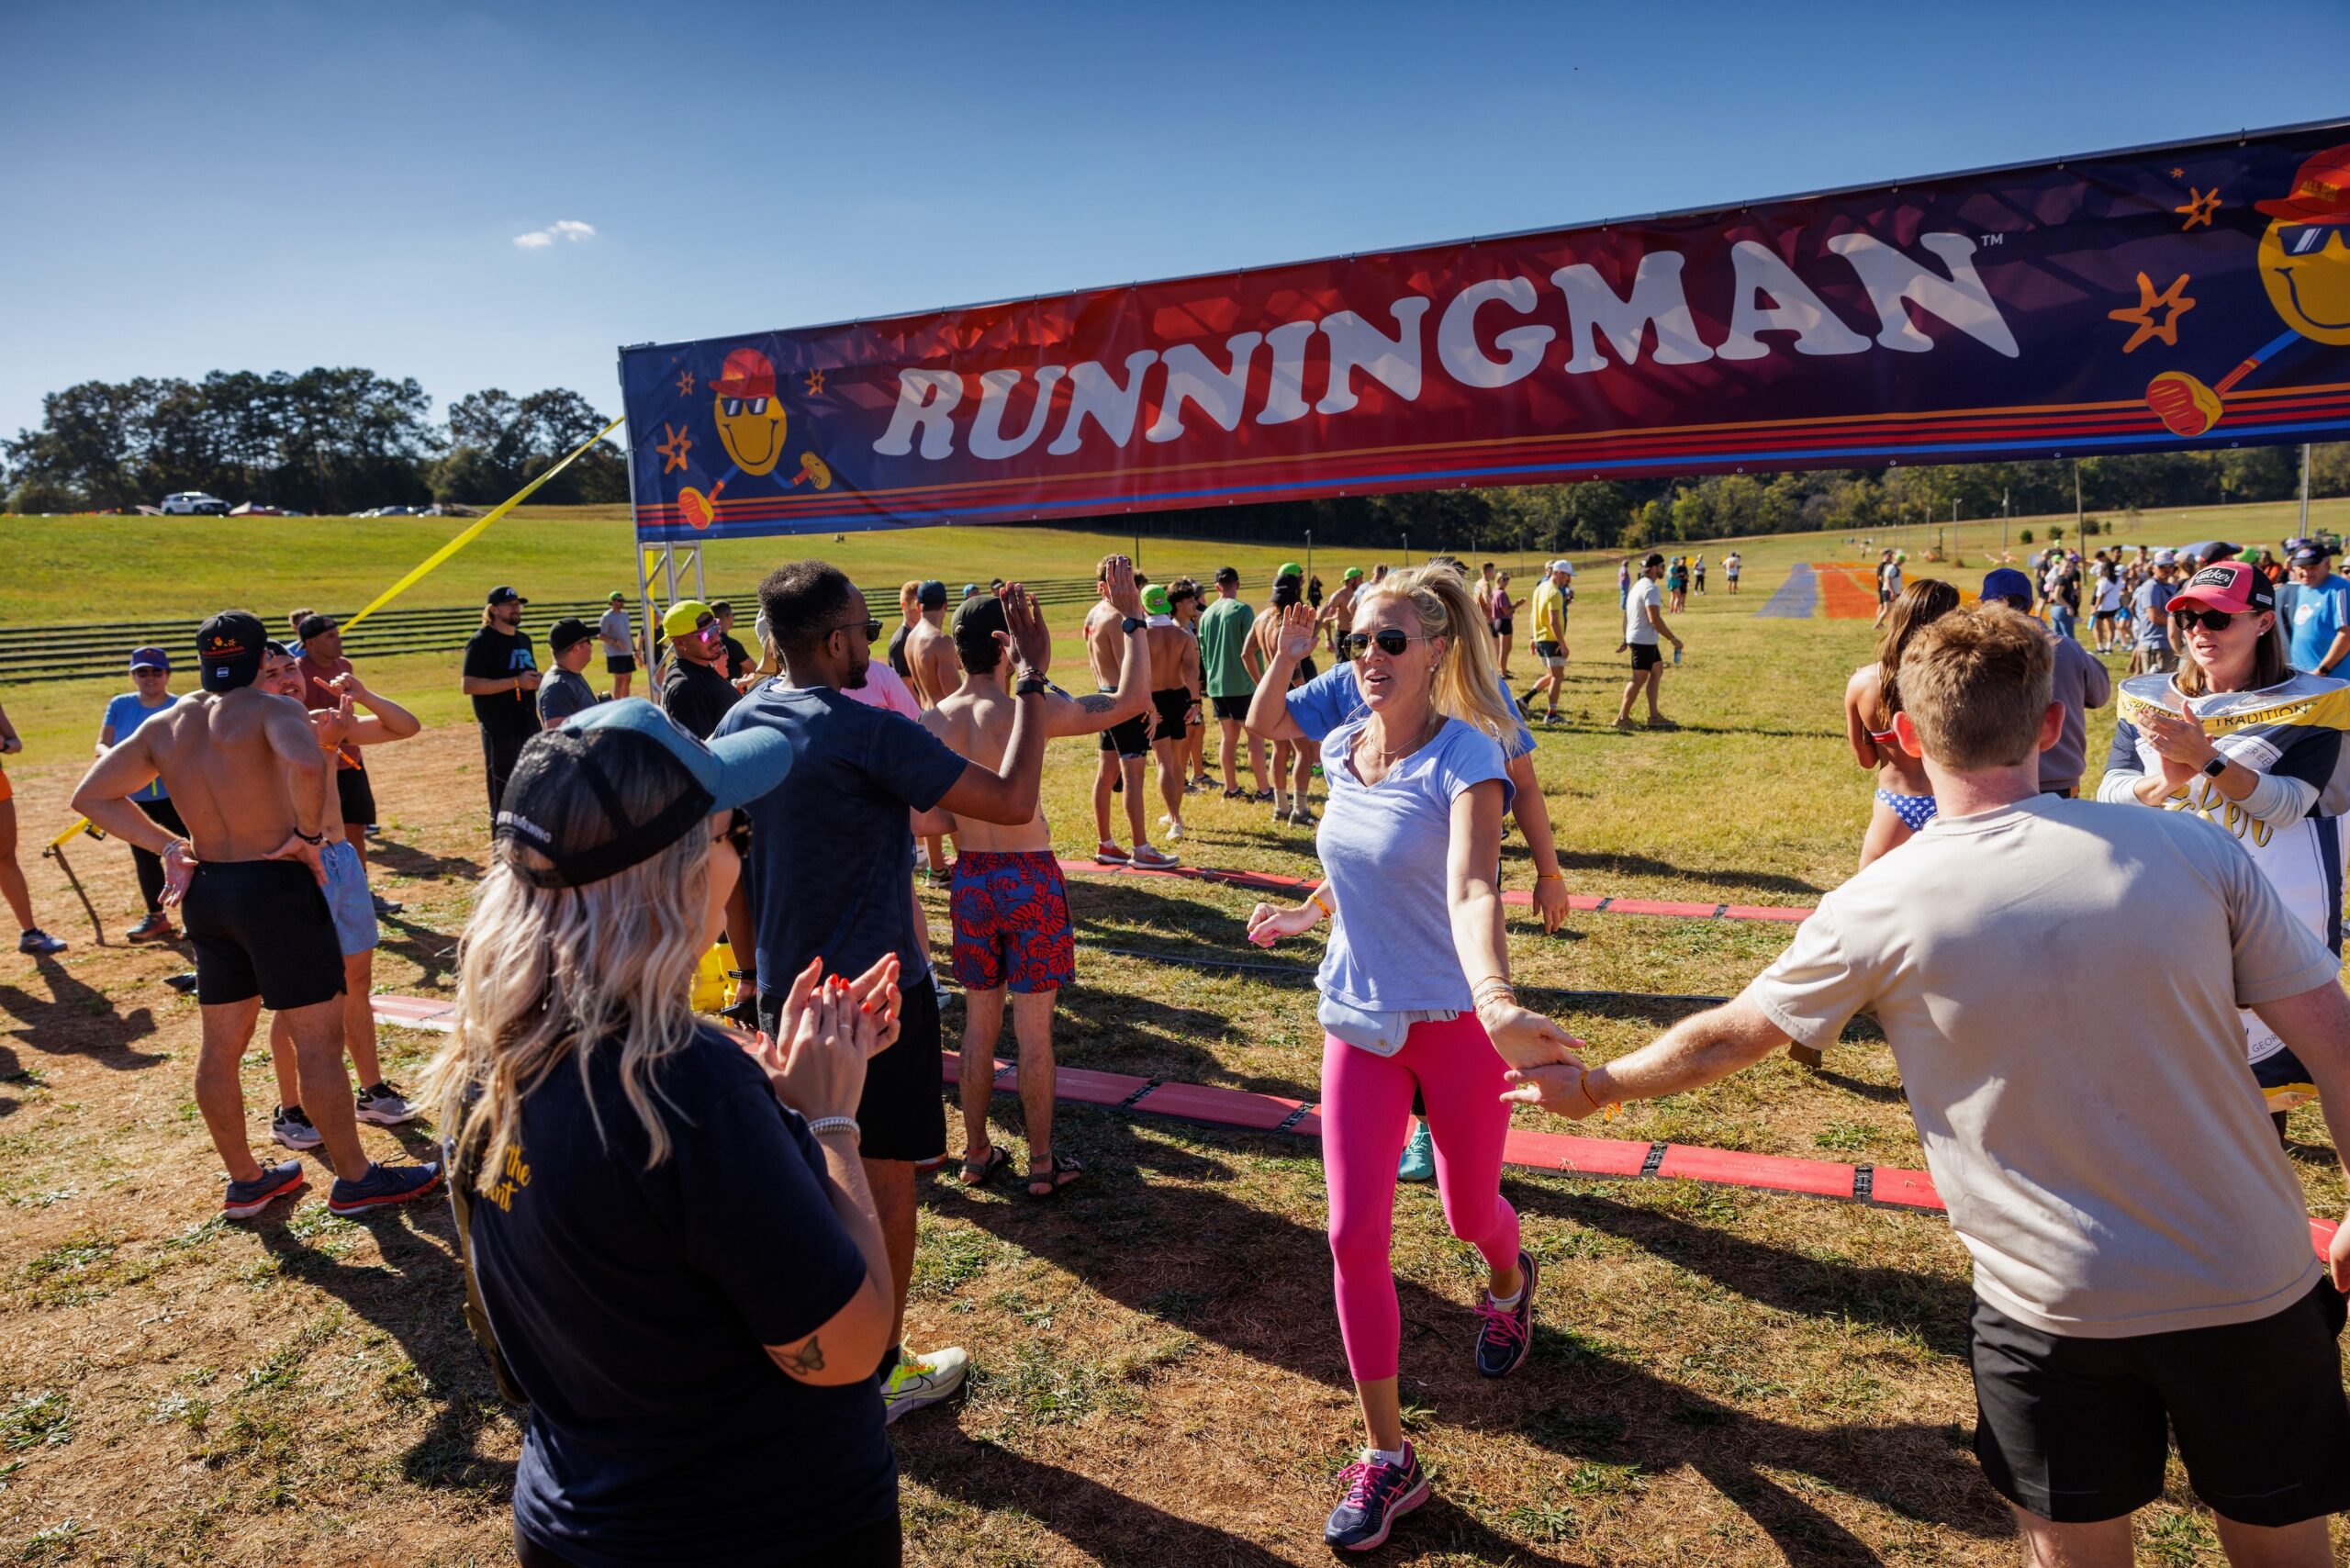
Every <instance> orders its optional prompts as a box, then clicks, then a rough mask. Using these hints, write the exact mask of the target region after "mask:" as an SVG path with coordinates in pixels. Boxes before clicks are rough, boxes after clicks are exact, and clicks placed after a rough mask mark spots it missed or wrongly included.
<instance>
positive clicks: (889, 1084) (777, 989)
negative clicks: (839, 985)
mask: <svg viewBox="0 0 2350 1568" xmlns="http://www.w3.org/2000/svg"><path fill="white" fill-rule="evenodd" d="M1003 603H1004V618H1005V622H1006V623H1007V624H1008V625H1009V626H1010V628H1011V640H1012V644H1013V659H1014V668H1013V680H1012V689H1013V693H1014V695H1015V697H1017V698H1018V699H1019V700H1020V702H1019V712H1018V714H1017V716H1016V717H1015V718H1014V720H1013V729H1012V742H1011V745H1009V746H1008V747H1007V748H1006V749H1005V752H1004V757H1003V765H1002V767H1001V768H999V769H990V768H987V767H981V766H979V764H977V763H974V762H967V761H965V760H964V759H963V758H962V757H960V756H957V755H956V754H955V753H954V752H953V751H951V750H949V749H948V748H947V747H946V745H944V744H943V743H942V742H940V741H939V740H938V739H937V738H936V737H935V736H934V735H932V734H930V732H929V731H927V730H925V729H923V727H922V726H921V725H920V724H917V723H915V722H913V721H912V720H911V719H906V718H903V717H901V716H900V715H898V714H895V713H890V712H887V711H882V710H880V709H877V708H868V707H867V706H865V705H864V704H863V703H860V702H857V701H855V700H851V699H850V698H847V697H845V696H843V695H842V693H843V692H845V691H853V690H855V689H857V688H858V687H861V686H863V685H864V684H865V671H866V666H867V665H868V664H869V663H870V662H871V661H872V645H873V644H874V643H875V642H877V641H878V640H879V638H880V635H881V623H880V622H878V621H876V620H873V619H872V618H871V612H870V611H869V610H867V608H866V604H865V595H864V594H862V593H860V592H859V591H857V588H856V586H855V585H854V584H852V583H851V582H850V581H849V580H848V578H847V577H845V576H844V575H843V574H842V573H841V572H840V571H839V570H837V569H836V568H834V567H833V566H828V565H826V564H825V563H824V562H822V561H795V562H793V563H791V564H790V565H789V566H781V567H778V569H777V570H776V571H774V572H773V573H770V574H769V575H768V577H767V580H766V581H765V582H763V583H761V584H760V585H759V604H760V608H761V609H762V610H765V611H766V612H767V625H768V628H769V629H770V631H771V632H772V633H773V634H774V636H775V640H776V644H777V646H778V648H779V649H780V650H781V652H782V655H783V673H782V675H780V676H778V678H776V679H774V680H772V681H769V682H767V684H766V685H764V686H761V687H759V688H757V689H755V690H753V691H752V692H751V693H750V694H749V695H748V696H746V697H744V699H743V700H742V701H741V702H739V703H737V704H736V705H735V706H734V708H733V710H732V711H729V712H728V713H727V715H726V717H725V718H724V719H723V720H722V721H721V722H720V724H719V726H718V732H717V733H718V734H720V735H731V734H738V733H740V732H742V731H744V730H746V729H750V728H753V727H762V728H767V729H772V730H776V731H779V732H780V733H781V734H783V735H784V736H785V737H786V738H787V739H788V740H789V742H790V744H791V748H792V753H793V757H794V761H793V765H792V768H791V772H790V773H789V775H788V776H787V777H786V778H785V779H784V781H783V783H782V784H780V785H779V786H778V787H777V788H776V789H775V790H772V791H771V792H769V793H768V794H767V795H764V796H762V797H760V798H759V799H758V800H756V801H752V802H751V804H750V806H749V808H748V810H749V813H750V817H751V825H752V835H751V859H752V869H753V873H754V874H753V877H752V879H751V881H752V885H753V887H754V888H755V889H757V890H759V892H760V896H759V897H758V898H757V900H756V902H757V908H756V910H755V912H754V913H755V922H756V924H757V928H758V943H757V948H758V999H759V1000H758V1007H759V1022H760V1025H761V1026H762V1027H763V1028H765V1029H766V1030H767V1033H768V1034H770V1035H773V1034H774V1033H775V1032H776V1028H777V1023H778V1018H779V1016H780V1014H781V1007H782V1001H783V994H784V992H785V991H786V989H787V988H788V987H789V985H790V983H791V980H792V977H793V976H795V975H797V974H798V973H799V972H800V970H801V969H805V968H807V966H808V961H809V960H810V959H811V958H818V957H822V959H823V960H824V968H825V969H826V971H827V972H829V973H834V974H861V973H863V972H864V971H865V970H866V969H867V968H869V967H871V965H872V964H873V963H874V962H875V961H876V960H878V959H879V958H883V957H885V956H887V955H889V954H891V953H894V954H896V955H897V956H898V960H899V963H900V965H901V971H902V972H903V974H904V975H905V976H906V980H905V981H904V988H903V989H904V995H905V1010H904V1013H903V1015H902V1019H901V1026H900V1032H899V1036H898V1041H897V1043H896V1044H895V1045H893V1046H891V1047H890V1048H889V1049H888V1050H886V1051H883V1052H882V1053H881V1054H880V1055H879V1056H877V1057H875V1058H873V1060H872V1062H871V1063H870V1065H869V1066H868V1067H867V1070H866V1078H865V1097H864V1100H863V1102H862V1103H860V1105H859V1106H858V1108H857V1114H856V1120H857V1124H858V1126H860V1127H861V1128H862V1129H863V1131H862V1137H861V1153H862V1154H863V1157H864V1163H865V1170H866V1177H867V1182H869V1183H870V1184H871V1186H872V1189H873V1200H874V1206H875V1210H876V1212H877V1213H878V1215H879V1216H880V1220H881V1231H882V1236H883V1238H884V1239H885V1240H886V1241H887V1242H888V1244H889V1250H890V1272H891V1274H892V1276H893V1280H892V1283H893V1285H894V1287H895V1292H896V1295H895V1302H894V1312H895V1316H894V1318H893V1320H892V1321H893V1337H892V1342H893V1343H895V1342H897V1340H898V1339H899V1338H901V1337H902V1335H903V1332H904V1326H905V1312H906V1286H907V1284H908V1282H910V1281H911V1280H912V1276H913V1261H914V1169H915V1166H916V1164H917V1162H919V1161H922V1160H925V1159H936V1158H939V1157H941V1156H943V1155H944V1154H945V1153H946V1100H945V1098H944V1095H943V1092H944V1089H945V1084H946V1080H945V1074H944V1071H943V1070H942V1058H941V1056H940V1047H939V1032H938V996H937V992H936V991H934V990H933V989H932V987H931V986H930V985H929V984H928V983H927V980H926V978H925V971H926V970H927V969H928V967H929V959H928V955H926V954H925V953H923V951H922V950H921V949H920V948H919V947H917V946H915V943H914V930H915V926H914V912H913V883H912V880H911V879H909V878H908V877H907V875H906V868H907V867H908V866H909V865H911V864H912V860H913V834H914V832H915V831H916V829H917V828H919V830H920V831H921V832H923V833H924V834H934V833H946V832H949V831H951V830H952V829H953V826H954V822H953V819H954V818H955V817H957V816H968V817H971V818H973V819H975V820H977V821H979V822H987V823H1002V824H1005V825H1007V826H1010V825H1015V824H1017V823H1024V822H1026V821H1027V820H1028V819H1029V818H1030V817H1032V816H1034V815H1035V811H1036V786H1037V779H1038V778H1039V776H1040V775H1041V774H1042V773H1043V771H1044V764H1045V738H1046V734H1045V725H1044V723H1043V722H1042V718H1041V715H1040V713H1039V711H1038V709H1039V705H1040V704H1041V702H1042V701H1043V699H1044V693H1045V679H1044V677H1043V675H1042V674H1041V673H1039V672H1041V671H1042V670H1043V669H1044V667H1045V666H1046V663H1047V662H1049V658H1050V655H1051V652H1052V634H1051V633H1049V632H1047V631H1046V629H1045V624H1044V622H1043V620H1042V619H1041V618H1040V617H1039V616H1038V614H1037V612H1036V605H1035V599H1034V598H1032V597H1031V596H1029V595H1028V594H1027V593H1026V592H1025V591H1024V590H1023V589H1022V588H1020V586H1019V585H1018V584H1016V583H1015V584H1013V585H1012V586H1011V587H1010V588H1007V589H1005V591H1004V598H1003ZM1032 699H1033V700H1032ZM908 812H915V813H919V814H922V815H923V816H924V817H925V820H924V821H923V822H921V823H912V822H911V821H910V819H909V817H908V814H907V813H908ZM968 1364H969V1361H968V1357H966V1356H965V1355H964V1353H963V1352H962V1351H961V1350H934V1351H932V1352H930V1353H929V1354H927V1355H923V1356H913V1355H909V1354H907V1353H905V1352H904V1351H903V1350H899V1351H896V1352H893V1354H892V1356H891V1357H889V1358H885V1359H884V1360H883V1362H882V1370H881V1371H882V1385H881V1394H882V1400H883V1403H884V1405H885V1406H886V1407H887V1408H888V1411H889V1418H890V1419H891V1420H895V1419H897V1418H898V1417H900V1416H902V1415H904V1414H905V1413H906V1412H907V1411H909V1410H914V1409H919V1408H920V1407H922V1406H924V1405H931V1404H935V1403H936V1402H937V1401H939V1400H941V1399H944V1398H946V1397H947V1396H948V1395H949V1394H953V1393H954V1392H955V1390H956V1389H957V1387H959V1386H960V1385H961V1383H962V1381H963V1375H964V1372H966V1370H967V1369H968Z"/></svg>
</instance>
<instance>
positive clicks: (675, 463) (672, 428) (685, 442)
mask: <svg viewBox="0 0 2350 1568" xmlns="http://www.w3.org/2000/svg"><path fill="white" fill-rule="evenodd" d="M688 374H690V373H688ZM661 431H662V433H663V434H664V435H666V436H667V437H668V439H667V440H666V441H660V442H655V443H654V445H653V450H654V451H655V452H657V453H659V454H661V472H663V473H664V474H671V473H675V472H676V471H677V470H678V469H680V468H683V467H684V466H685V465H686V454H687V453H688V452H691V451H692V450H693V449H694V438H693V437H691V436H689V435H688V434H687V433H686V432H685V431H684V430H683V429H681V428H679V427H678V426H676V425H672V424H670V423H668V422H667V421H666V420H665V421H663V423H662V426H661Z"/></svg>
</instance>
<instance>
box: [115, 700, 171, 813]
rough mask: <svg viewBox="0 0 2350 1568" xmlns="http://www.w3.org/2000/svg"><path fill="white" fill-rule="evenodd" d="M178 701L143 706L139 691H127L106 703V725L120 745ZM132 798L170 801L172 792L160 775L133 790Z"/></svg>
mask: <svg viewBox="0 0 2350 1568" xmlns="http://www.w3.org/2000/svg"><path fill="white" fill-rule="evenodd" d="M178 702H179V699H178V698H176V697H174V698H173V699H172V700H171V701H169V702H163V703H159V704H157V705H156V706H155V707H152V708H142V707H140V705H139V693H137V692H136V691H126V692H124V693H123V694H122V695H121V696H119V697H117V698H114V699H112V700H109V701H108V702H107V703H106V723H105V725H104V727H105V728H106V729H109V730H112V731H113V732H114V744H115V745H121V744H122V743H123V742H125V741H127V740H129V738H130V732H131V731H133V730H135V729H137V728H138V727H139V726H140V725H141V724H143V723H145V722H147V721H148V720H150V719H151V718H153V717H154V716H155V715H156V714H158V713H168V712H170V711H172V709H173V707H174V706H176V705H177V704H178ZM130 798H131V799H132V800H134V801H168V800H170V799H171V792H170V791H169V790H165V789H164V788H163V780H162V777H161V776H160V775H159V776H157V778H156V779H155V781H154V782H153V783H151V784H149V785H146V786H145V787H143V788H141V789H139V790H133V791H132V792H131V796H130Z"/></svg>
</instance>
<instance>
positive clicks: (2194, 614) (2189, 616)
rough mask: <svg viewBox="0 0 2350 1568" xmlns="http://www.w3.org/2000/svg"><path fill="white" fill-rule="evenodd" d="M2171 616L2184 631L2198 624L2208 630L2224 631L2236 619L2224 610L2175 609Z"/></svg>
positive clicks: (2192, 628)
mask: <svg viewBox="0 0 2350 1568" xmlns="http://www.w3.org/2000/svg"><path fill="white" fill-rule="evenodd" d="M2170 618H2171V620H2172V622H2174V623H2176V624H2177V627H2178V629H2179V630H2180V631H2182V632H2191V631H2193V630H2194V629H2195V628H2196V627H2198V626H2200V627H2202V628H2203V630H2205V631H2206V632H2224V631H2226V630H2227V629H2228V628H2229V627H2230V626H2233V625H2234V624H2235V621H2236V618H2235V616H2234V615H2233V614H2231V613H2230V612H2229V611H2227V610H2172V611H2171V612H2170Z"/></svg>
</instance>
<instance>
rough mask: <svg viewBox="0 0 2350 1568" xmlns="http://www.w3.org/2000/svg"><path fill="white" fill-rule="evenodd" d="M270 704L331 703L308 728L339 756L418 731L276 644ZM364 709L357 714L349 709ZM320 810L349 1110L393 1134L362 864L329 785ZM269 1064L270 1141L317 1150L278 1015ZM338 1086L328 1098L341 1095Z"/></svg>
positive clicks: (406, 1111)
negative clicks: (344, 832) (350, 1079)
mask: <svg viewBox="0 0 2350 1568" xmlns="http://www.w3.org/2000/svg"><path fill="white" fill-rule="evenodd" d="M580 632H581V636H580V638H579V641H578V643H577V644H576V646H573V647H569V648H567V649H566V651H567V652H568V653H570V654H572V655H576V659H577V661H578V662H583V663H584V662H585V661H586V659H587V656H588V650H589V649H591V648H592V647H594V645H595V639H594V638H593V637H590V636H588V635H587V634H586V633H587V628H586V627H584V626H582V627H581V628H580ZM255 684H256V685H258V686H259V687H260V688H261V689H263V691H266V692H268V693H269V694H270V695H271V696H273V697H290V698H292V699H293V700H295V701H297V702H308V701H311V700H315V699H316V698H317V697H319V696H321V695H322V696H323V697H324V698H325V699H326V700H329V701H330V702H331V703H332V704H333V706H332V707H329V708H314V709H312V710H310V730H311V733H312V734H315V735H316V736H317V737H318V742H319V749H320V750H321V751H324V750H326V749H328V748H330V747H331V748H332V749H333V750H335V751H336V752H339V753H341V755H342V756H349V755H350V754H351V753H352V752H353V751H355V750H356V749H357V748H359V747H361V746H365V745H382V744H383V743H384V742H386V741H404V740H406V739H408V737H409V736H410V735H413V734H416V733H417V732H418V731H420V730H421V729H423V728H424V726H423V724H422V723H421V722H419V721H418V719H417V717H416V715H415V714H413V713H411V712H409V711H408V710H407V709H405V708H403V707H401V706H400V705H399V704H398V703H397V702H395V701H393V700H391V699H390V698H388V697H383V696H379V695H377V694H376V693H375V692H373V691H370V690H368V689H367V688H366V687H364V685H362V684H361V683H360V680H359V677H358V675H357V673H356V672H350V673H346V674H343V675H340V676H335V677H333V678H330V679H328V680H327V681H325V682H323V683H319V690H317V691H313V690H312V689H311V687H312V684H313V683H312V682H311V680H310V678H309V676H308V671H306V670H305V669H304V668H303V667H302V664H301V663H299V662H297V661H296V660H295V659H294V658H293V657H292V656H291V655H288V654H286V653H284V652H281V651H280V650H279V649H278V646H277V644H274V643H273V644H270V645H269V650H268V652H267V653H266V654H265V655H263V659H262V666H261V679H260V680H259V681H257V682H255ZM359 708H364V709H366V710H367V711H366V712H364V714H363V713H360V712H358V711H355V710H356V709H359ZM319 810H320V811H321V812H322V813H323V814H324V817H325V823H326V835H327V842H326V845H325V846H324V847H323V848H322V849H321V850H320V852H319V854H320V857H321V859H322V860H323V862H324V864H325V867H326V873H327V883H326V889H327V908H328V910H329V912H330V913H332V914H333V916H334V935H335V942H336V944H337V946H340V947H341V950H342V1043H343V1046H344V1048H345V1049H346V1050H348V1051H349V1052H350V1054H351V1065H352V1067H353V1070H356V1071H357V1073H358V1075H359V1085H360V1087H359V1090H358V1092H357V1094H356V1095H355V1096H354V1098H353V1112H354V1114H356V1115H357V1116H358V1118H359V1120H361V1121H363V1122H373V1123H375V1125H376V1126H383V1127H396V1126H399V1125H401V1124H402V1123H404V1122H412V1121H414V1120H416V1116H417V1113H416V1111H415V1110H414V1109H413V1108H412V1107H411V1106H410V1105H409V1104H408V1100H407V1098H406V1096H404V1095H402V1094H401V1093H400V1092H399V1091H398V1090H397V1088H395V1087H393V1086H392V1085H391V1084H390V1083H387V1082H386V1081H385V1080H384V1067H383V1063H382V1061H381V1060H380V1059H378V1058H377V1057H376V1055H375V1004H374V1002H373V1000H372V998H373V995H374V992H375V944H376V942H377V941H378V939H379V933H378V932H377V930H376V928H375V909H374V907H373V904H372V901H371V900H370V899H369V896H368V888H367V867H366V865H365V863H364V861H362V860H361V859H360V857H359V856H358V853H357V852H356V851H355V850H353V848H352V846H350V845H349V844H348V843H339V842H337V839H338V834H339V832H340V829H341V827H342V825H343V821H342V802H341V795H340V791H339V790H337V789H334V788H330V789H328V790H327V791H326V798H325V800H324V801H323V802H322V803H321V805H320V807H319ZM269 1059H270V1065H271V1066H272V1067H274V1068H275V1069H276V1070H277V1109H276V1111H275V1112H274V1113H273V1114H271V1116H270V1118H269V1136H270V1137H272V1138H274V1140H276V1141H277V1142H278V1143H281V1144H283V1145H285V1147H286V1148H293V1149H303V1148H318V1147H319V1129H318V1128H317V1127H316V1126H313V1125H311V1122H310V1118H309V1115H308V1113H306V1112H305V1111H304V1110H303V1109H302V1086H301V1081H300V1075H299V1073H298V1071H297V1067H296V1063H297V1052H296V1050H295V1047H294V1029H293V1025H291V1024H290V1023H288V1022H287V1020H286V1016H285V1014H283V1013H279V1014H274V1015H273V1016H272V1017H271V1019H270V1024H269ZM337 1092H341V1091H340V1089H338V1091H337Z"/></svg>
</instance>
